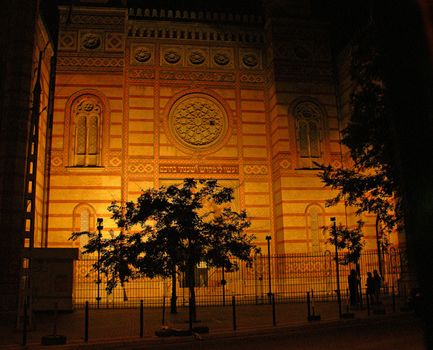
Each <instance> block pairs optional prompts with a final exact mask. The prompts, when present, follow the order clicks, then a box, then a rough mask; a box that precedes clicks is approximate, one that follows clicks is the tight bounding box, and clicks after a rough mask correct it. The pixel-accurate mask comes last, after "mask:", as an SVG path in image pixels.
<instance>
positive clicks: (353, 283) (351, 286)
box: [347, 269, 358, 306]
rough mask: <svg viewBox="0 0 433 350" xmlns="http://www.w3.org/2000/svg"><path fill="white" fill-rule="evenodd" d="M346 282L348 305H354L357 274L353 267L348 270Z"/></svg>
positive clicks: (356, 291) (356, 298)
mask: <svg viewBox="0 0 433 350" xmlns="http://www.w3.org/2000/svg"><path fill="white" fill-rule="evenodd" d="M347 282H348V284H349V295H350V305H351V306H355V305H356V304H357V303H358V274H357V273H356V271H355V270H354V269H352V270H350V274H349V276H348V277H347Z"/></svg>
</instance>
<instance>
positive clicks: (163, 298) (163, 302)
mask: <svg viewBox="0 0 433 350" xmlns="http://www.w3.org/2000/svg"><path fill="white" fill-rule="evenodd" d="M162 325H163V326H164V325H165V295H164V296H163V297H162Z"/></svg>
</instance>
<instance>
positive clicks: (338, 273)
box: [330, 217, 341, 318]
mask: <svg viewBox="0 0 433 350" xmlns="http://www.w3.org/2000/svg"><path fill="white" fill-rule="evenodd" d="M330 220H331V222H332V234H333V236H334V245H335V272H336V275H337V290H336V292H337V302H338V315H339V317H340V318H341V291H340V266H339V261H338V238H337V224H336V221H335V217H331V219H330Z"/></svg>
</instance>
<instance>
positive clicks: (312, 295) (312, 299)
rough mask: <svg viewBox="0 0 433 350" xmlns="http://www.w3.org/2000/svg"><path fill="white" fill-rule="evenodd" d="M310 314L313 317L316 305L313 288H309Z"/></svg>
mask: <svg viewBox="0 0 433 350" xmlns="http://www.w3.org/2000/svg"><path fill="white" fill-rule="evenodd" d="M311 315H312V317H313V318H315V316H316V307H315V304H314V290H313V289H312V290H311Z"/></svg>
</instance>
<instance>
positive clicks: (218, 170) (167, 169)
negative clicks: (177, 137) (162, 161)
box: [159, 164, 239, 174]
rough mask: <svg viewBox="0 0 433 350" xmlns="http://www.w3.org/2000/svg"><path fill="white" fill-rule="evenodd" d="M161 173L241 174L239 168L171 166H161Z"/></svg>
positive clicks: (191, 165) (230, 166)
mask: <svg viewBox="0 0 433 350" xmlns="http://www.w3.org/2000/svg"><path fill="white" fill-rule="evenodd" d="M159 173H160V174H239V166H237V165H197V164H195V165H194V164H170V165H160V166H159Z"/></svg>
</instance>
